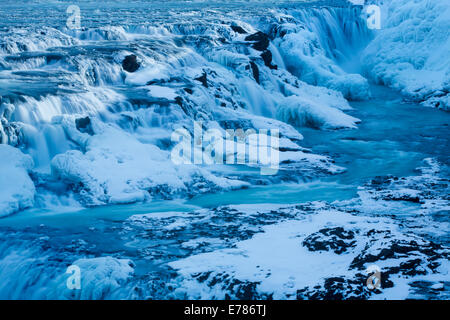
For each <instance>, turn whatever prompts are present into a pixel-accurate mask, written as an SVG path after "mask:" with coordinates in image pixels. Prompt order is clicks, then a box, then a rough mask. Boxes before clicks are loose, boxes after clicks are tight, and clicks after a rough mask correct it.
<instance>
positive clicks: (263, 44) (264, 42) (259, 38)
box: [245, 31, 270, 51]
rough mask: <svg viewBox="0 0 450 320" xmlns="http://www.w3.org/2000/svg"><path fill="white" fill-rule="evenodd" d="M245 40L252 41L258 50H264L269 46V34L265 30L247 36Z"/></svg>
mask: <svg viewBox="0 0 450 320" xmlns="http://www.w3.org/2000/svg"><path fill="white" fill-rule="evenodd" d="M245 41H252V42H253V44H252V47H253V49H255V50H258V51H264V50H266V49H267V48H268V47H269V43H270V41H269V36H268V35H267V34H265V33H264V32H261V31H258V32H256V33H254V34H251V35H249V36H247V37H245Z"/></svg>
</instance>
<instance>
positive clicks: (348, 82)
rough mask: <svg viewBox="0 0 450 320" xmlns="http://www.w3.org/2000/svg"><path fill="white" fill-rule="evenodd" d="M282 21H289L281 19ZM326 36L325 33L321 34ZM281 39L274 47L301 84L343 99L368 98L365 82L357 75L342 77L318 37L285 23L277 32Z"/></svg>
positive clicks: (311, 32) (304, 29) (341, 70)
mask: <svg viewBox="0 0 450 320" xmlns="http://www.w3.org/2000/svg"><path fill="white" fill-rule="evenodd" d="M282 18H283V19H286V18H290V19H289V21H291V20H292V19H294V18H293V17H286V16H284V17H282ZM321 31H322V32H326V31H325V30H321ZM277 32H278V34H280V35H281V36H280V37H278V38H276V39H275V41H274V43H275V45H276V46H277V47H278V49H279V52H280V54H281V56H282V57H283V60H284V63H285V65H286V67H287V69H288V70H289V71H291V72H292V73H293V74H294V75H296V76H297V77H299V78H300V79H301V80H303V81H305V82H307V83H309V84H311V85H314V86H323V87H327V88H330V89H333V90H336V91H339V92H341V93H342V94H343V95H344V97H345V98H347V99H352V100H365V99H368V98H369V97H370V90H369V85H368V82H367V80H366V79H365V78H363V77H362V76H361V75H359V74H349V73H346V72H345V71H344V70H343V69H342V68H341V67H339V65H338V64H337V63H336V61H333V60H332V59H331V58H330V57H329V54H328V55H327V52H326V49H325V48H324V47H323V46H322V45H323V42H322V43H321V41H320V40H319V36H320V34H318V33H317V31H316V32H314V31H312V30H311V29H310V28H308V27H307V26H306V25H302V23H301V22H297V23H296V24H294V23H292V22H286V23H284V24H281V25H280V26H279V29H278V30H277Z"/></svg>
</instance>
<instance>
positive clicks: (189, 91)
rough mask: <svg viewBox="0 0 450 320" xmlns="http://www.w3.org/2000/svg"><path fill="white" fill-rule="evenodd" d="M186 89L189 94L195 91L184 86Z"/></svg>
mask: <svg viewBox="0 0 450 320" xmlns="http://www.w3.org/2000/svg"><path fill="white" fill-rule="evenodd" d="M183 90H184V91H186V92H187V93H189V94H192V93H193V92H194V91H192V89H190V88H183Z"/></svg>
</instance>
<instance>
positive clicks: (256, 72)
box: [250, 61, 259, 84]
mask: <svg viewBox="0 0 450 320" xmlns="http://www.w3.org/2000/svg"><path fill="white" fill-rule="evenodd" d="M250 67H251V68H252V73H253V78H255V81H256V82H257V83H258V84H259V69H258V66H257V65H256V63H254V62H253V61H250Z"/></svg>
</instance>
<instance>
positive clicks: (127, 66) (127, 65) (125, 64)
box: [122, 54, 141, 72]
mask: <svg viewBox="0 0 450 320" xmlns="http://www.w3.org/2000/svg"><path fill="white" fill-rule="evenodd" d="M140 66H141V64H140V63H139V62H138V61H137V57H136V55H134V54H130V55H129V56H126V57H125V59H123V61H122V68H123V70H125V71H128V72H135V71H136V70H137V69H139V67H140Z"/></svg>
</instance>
